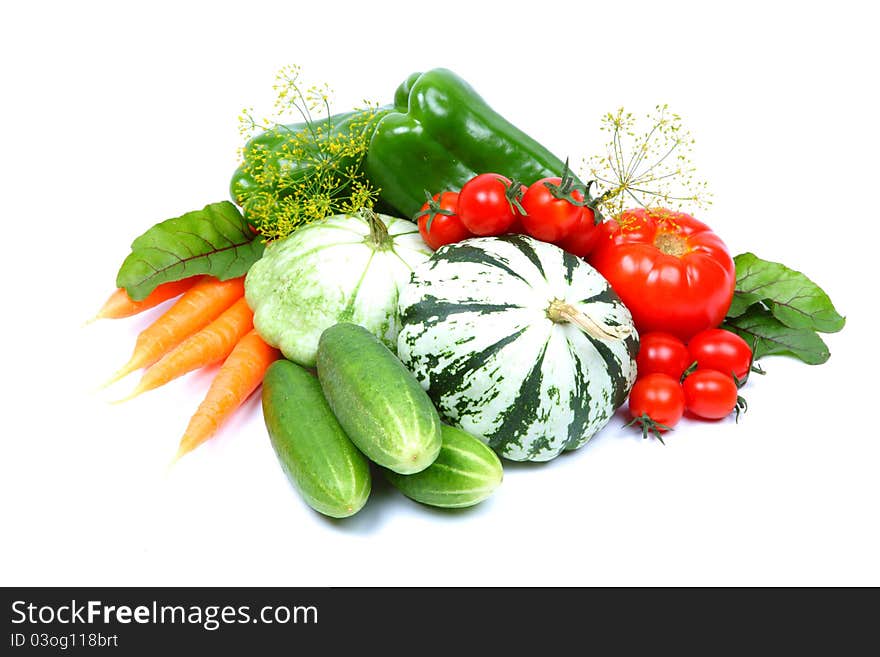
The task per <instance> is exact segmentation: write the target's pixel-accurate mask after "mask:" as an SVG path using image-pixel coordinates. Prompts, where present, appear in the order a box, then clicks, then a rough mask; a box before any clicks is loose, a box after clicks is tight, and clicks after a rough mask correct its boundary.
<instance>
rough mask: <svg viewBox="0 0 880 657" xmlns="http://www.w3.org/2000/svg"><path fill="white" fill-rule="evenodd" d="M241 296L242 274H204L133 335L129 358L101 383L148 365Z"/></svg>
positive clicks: (210, 320) (110, 381)
mask: <svg viewBox="0 0 880 657" xmlns="http://www.w3.org/2000/svg"><path fill="white" fill-rule="evenodd" d="M243 296H244V277H243V276H242V277H240V278H232V279H230V280H228V281H218V280H217V279H216V278H210V277H205V278H204V279H203V280H201V281H199V282H198V283H196V284H195V285H193V286H192V287H191V288H190V289H189V290H187V291H186V292H184V294H183V296H182V297H180V299H178V300H177V302H176V303H175V304H174V305H173V306H171V308H169V309H168V310H167V311H165V314H164V315H162V316H161V317H160V318H159V319H157V320H156V321H155V322H153V324H152V325H150V326H148V327H147V328H145V329H144V330H143V331H141V332H140V334H139V335H138V337H137V342H136V344H135V347H134V353H132V355H131V359H130V360H129V361H128V362H127V363H126V364H125V365H124V366H123V367H122V369H121V370H119V371H118V372H117V373H116V374H114V375H113V377H112V378H111V379H110V380H109V381H108V382H107V383H106V384H104V385H105V386H108V385H110V384H111V383H114V382H116V381H118V380H119V379H121V378H122V377H124V376H126V375H127V374H130V373H131V372H134V371H135V370H136V369H140V368H141V367H149V366H150V365H152V364H153V363H155V362H156V361H157V360H159V359H160V358H162V356H164V355H165V354H167V353H168V352H169V351H171V350H172V349H174V347H176V346H177V345H179V344H180V343H181V342H183V341H184V340H186V339H187V338H188V337H189V336H191V335H192V334H193V333H195V332H196V331H200V330H201V329H203V328H205V327H206V326H207V325H208V324H210V323H211V322H212V321H214V320H215V319H217V316H218V315H220V313H222V312H223V311H224V310H226V309H227V308H229V306H231V305H232V304H233V303H235V302H236V301H238V300H239V299H241V297H243Z"/></svg>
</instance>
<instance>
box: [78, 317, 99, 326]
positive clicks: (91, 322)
mask: <svg viewBox="0 0 880 657" xmlns="http://www.w3.org/2000/svg"><path fill="white" fill-rule="evenodd" d="M99 319H101V315H100V314H98V315H95V316H94V317H92V318H91V319H87V320H86V321H84V322H83V323H82V325H81V326H80V328H85V327H86V326H88V325H89V324H94V323H95V322H97V321H98V320H99Z"/></svg>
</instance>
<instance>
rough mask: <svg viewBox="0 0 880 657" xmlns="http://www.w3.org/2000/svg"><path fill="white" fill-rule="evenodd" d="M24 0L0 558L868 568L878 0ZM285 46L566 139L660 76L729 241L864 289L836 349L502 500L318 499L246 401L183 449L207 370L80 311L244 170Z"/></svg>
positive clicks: (631, 105)
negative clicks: (170, 370)
mask: <svg viewBox="0 0 880 657" xmlns="http://www.w3.org/2000/svg"><path fill="white" fill-rule="evenodd" d="M297 4H298V3H291V2H284V3H278V4H275V5H271V4H266V3H260V2H247V3H241V2H237V3H227V4H223V3H217V2H210V3H203V4H197V3H183V2H174V3H162V2H151V3H144V5H143V6H141V7H140V8H132V7H130V6H129V4H128V3H105V4H99V3H94V2H91V3H90V2H83V3H41V2H30V3H26V4H25V3H15V4H14V5H13V6H11V7H7V8H6V9H5V11H4V19H3V23H2V27H0V62H2V87H0V88H2V97H3V101H2V105H0V113H2V121H0V130H2V141H0V145H2V152H0V158H2V159H0V167H2V170H0V174H2V175H0V180H2V192H3V200H4V204H3V214H4V224H5V226H6V229H5V231H4V239H3V240H2V249H3V253H2V259H0V262H2V263H3V272H4V277H3V283H2V285H3V299H4V303H3V310H2V316H3V319H2V322H0V332H2V342H0V344H2V345H3V346H2V352H3V356H2V360H0V371H2V376H0V405H2V406H0V408H2V416H0V433H2V455H0V486H2V488H0V493H2V496H0V504H2V517H0V526H2V528H3V529H2V534H3V538H2V540H0V583H2V584H4V585H52V584H69V585H73V584H88V585H136V584H142V585H197V584H204V585H365V584H369V585H392V584H402V585H428V584H440V585H452V584H461V585H465V584H473V585H490V584H495V585H539V584H541V585H602V584H618V585H631V584H645V585H657V584H681V585H704V584H733V585H738V584H767V585H785V584H818V585H826V584H827V585H830V584H873V585H878V584H880V566H878V557H877V555H878V553H880V540H878V538H880V530H878V521H877V515H878V514H877V506H878V501H880V494H878V493H880V484H878V456H880V432H878V430H877V420H876V417H875V413H876V412H877V410H878V404H877V383H876V382H877V374H876V372H877V370H878V366H880V362H878V358H877V351H876V349H877V346H876V345H877V341H876V337H875V336H876V327H877V321H878V313H877V292H876V281H877V273H876V272H877V266H878V265H877V261H878V258H877V254H876V249H877V237H878V229H877V220H878V213H877V205H876V200H875V199H874V196H875V194H876V190H877V187H876V184H877V173H878V166H877V153H878V146H880V140H878V121H877V117H878V115H880V107H878V103H877V97H876V65H877V63H878V54H880V53H878V48H877V45H876V34H875V33H874V29H873V28H874V27H876V22H875V21H874V20H873V19H871V17H869V16H868V14H867V11H868V10H867V9H865V8H866V7H868V6H869V3H861V2H835V3H821V4H818V3H809V2H807V3H804V2H799V3H790V4H789V3H773V2H760V3H748V2H740V3H735V4H734V5H731V6H730V8H727V9H719V8H716V7H714V6H713V5H714V3H694V4H682V3H675V2H671V3H670V2H651V3H637V2H605V3H601V4H597V3H589V5H588V4H580V3H578V4H575V3H565V2H554V3H535V2H529V3H513V2H506V3H503V4H502V3H476V2H449V1H447V2H443V3H431V4H427V3H403V2H402V3H399V4H396V5H395V4H391V3H386V4H383V3H380V2H358V3H342V2H339V1H338V0H337V1H336V2H326V3H308V4H307V5H305V6H304V7H302V8H298V7H297V6H296V5H297ZM288 63H298V64H300V65H301V66H302V67H303V68H304V69H305V73H306V76H307V77H308V78H310V79H313V80H316V81H327V82H329V83H330V84H331V85H332V86H333V87H334V88H335V89H336V91H337V96H336V98H337V105H336V107H337V109H339V110H342V109H346V108H348V107H349V106H350V105H351V104H353V103H357V102H359V101H360V100H361V99H364V98H367V99H371V100H376V101H379V102H383V103H384V102H387V101H388V100H390V98H391V95H392V94H393V92H394V89H395V88H396V86H397V84H398V83H399V82H400V81H401V80H403V79H404V78H405V77H406V76H407V75H408V74H409V73H410V72H412V71H415V70H424V69H427V68H431V67H435V66H446V67H449V68H452V69H453V70H455V71H456V72H458V73H459V74H460V75H462V77H464V78H465V79H467V80H468V81H469V82H471V83H472V84H473V85H474V87H475V88H476V89H477V90H479V91H480V92H481V94H482V95H483V96H484V97H485V98H486V99H487V100H488V101H489V102H490V104H491V105H493V106H494V107H495V108H496V109H497V110H498V111H499V112H500V113H502V114H503V115H504V116H505V117H507V118H508V119H510V120H511V121H512V122H514V123H515V124H516V125H518V126H519V127H521V128H522V129H524V130H525V131H526V132H527V133H529V134H531V135H532V136H534V137H536V138H537V139H539V140H540V141H542V142H543V143H544V144H546V145H547V146H548V147H550V148H551V150H553V151H555V152H557V153H559V154H560V155H570V156H571V157H572V160H573V161H577V160H579V159H580V158H581V157H582V156H584V155H588V154H590V153H592V152H595V151H597V150H598V149H600V148H601V146H602V145H603V143H604V141H603V136H602V134H601V133H599V130H598V126H599V117H600V115H601V114H602V113H603V112H606V111H609V110H614V109H616V108H617V107H618V106H620V105H623V106H625V107H626V108H628V109H630V110H632V111H635V112H638V113H644V112H646V111H648V110H650V109H651V108H652V107H653V106H654V105H655V104H657V103H663V102H666V103H669V104H670V106H671V108H672V109H673V110H675V111H676V112H678V113H680V114H681V115H682V116H683V117H684V119H685V123H686V125H687V126H688V127H689V128H690V129H691V131H692V133H693V134H694V136H695V137H696V138H697V144H696V152H695V160H696V162H697V164H698V165H699V167H700V170H701V172H702V174H703V175H704V176H705V177H706V178H708V179H709V180H710V181H711V182H712V184H713V189H714V191H715V194H716V196H715V204H714V205H713V207H712V208H711V209H710V210H709V211H707V212H704V213H702V214H701V218H703V219H704V220H705V221H706V222H708V223H709V224H710V225H712V226H713V227H714V228H715V229H716V231H717V232H718V233H720V234H721V235H722V237H723V238H724V239H725V240H726V241H727V243H728V245H729V247H730V249H731V251H732V252H734V253H739V252H741V251H745V250H752V251H754V252H756V253H757V254H758V255H760V256H762V257H764V258H766V259H771V260H779V261H783V262H785V263H786V264H788V265H790V266H792V267H794V268H796V269H799V270H802V271H804V272H806V273H807V274H808V275H810V276H811V277H812V278H813V279H814V280H816V281H817V282H818V283H820V284H821V285H822V286H823V287H824V288H825V289H826V290H827V291H828V292H829V294H830V295H831V296H832V298H833V299H834V301H835V302H836V305H837V307H838V309H839V310H840V311H841V312H842V313H844V314H845V315H846V316H847V320H848V321H847V326H846V328H845V329H844V331H843V332H842V333H839V334H836V335H832V336H828V340H827V341H828V344H829V346H830V348H831V351H832V357H831V360H830V361H829V362H828V363H827V364H825V365H822V366H819V367H809V366H806V365H803V364H801V363H799V362H796V361H793V360H790V359H785V358H772V359H767V360H766V361H764V365H765V368H766V370H767V371H768V375H767V376H766V377H754V378H753V381H752V382H751V383H750V385H749V387H748V388H747V390H746V393H747V396H748V399H749V402H750V411H749V413H748V414H747V415H746V416H745V417H744V419H743V420H741V422H740V423H739V424H738V425H736V424H734V423H733V421H732V420H730V421H723V422H720V423H697V422H689V423H684V424H682V425H681V426H680V428H678V429H676V430H675V432H674V433H673V434H671V435H670V436H669V438H668V440H667V447H665V448H664V447H663V446H661V445H660V444H658V443H657V442H656V441H642V439H641V437H640V435H639V434H638V433H637V432H634V431H630V430H623V429H622V428H620V425H621V424H622V422H623V418H622V416H621V417H620V418H615V420H614V421H613V422H612V424H611V425H610V426H609V427H608V428H606V429H605V430H604V431H602V432H601V433H600V434H599V435H598V436H597V437H596V438H595V439H594V441H593V442H592V443H591V444H590V445H588V446H587V447H585V448H584V449H582V450H580V451H578V452H576V453H574V454H571V455H568V456H566V457H564V458H560V459H558V460H557V461H555V462H552V463H550V464H548V465H543V466H532V467H528V466H521V465H520V466H510V467H507V469H506V477H505V481H504V484H503V485H502V487H501V488H500V489H499V490H498V492H497V494H496V495H495V496H494V497H493V498H492V499H491V500H490V501H488V502H486V503H485V504H483V505H482V506H480V507H477V508H475V509H472V510H469V511H465V512H456V513H448V512H440V511H436V510H431V509H428V508H425V507H421V506H419V505H417V504H415V503H412V502H410V501H408V500H406V499H405V498H403V497H401V496H400V495H399V494H397V493H396V492H395V491H393V490H391V489H389V488H388V487H387V486H386V485H384V482H381V481H377V482H375V483H374V493H373V497H372V499H371V500H370V502H369V504H368V506H367V507H366V508H365V509H364V511H363V512H362V513H360V514H359V515H358V516H356V517H354V518H352V519H350V520H347V521H330V520H327V519H325V518H323V517H320V516H318V515H317V514H315V513H314V512H312V511H311V510H310V509H309V508H308V507H307V506H306V505H305V504H304V503H303V502H302V501H301V500H300V499H299V497H298V495H297V494H296V492H295V491H294V490H293V489H292V488H291V487H290V485H289V484H288V482H287V480H286V479H285V477H284V475H283V474H282V472H281V470H280V468H279V467H278V464H277V461H276V459H275V456H274V454H273V452H272V450H271V447H270V445H269V441H268V438H267V436H266V433H265V429H264V427H263V425H262V418H261V414H260V409H259V403H258V400H257V399H252V400H251V401H250V402H249V403H248V404H247V406H246V407H245V408H244V409H243V411H242V412H240V413H239V414H238V416H237V417H236V418H235V420H234V421H233V422H231V423H230V424H229V425H228V426H227V427H226V428H225V429H224V430H223V431H222V432H221V433H220V434H219V435H218V436H217V437H216V438H215V439H214V440H213V441H211V442H210V443H209V444H207V445H205V446H203V447H201V448H199V449H198V450H197V451H196V452H194V453H193V454H191V455H190V456H188V457H187V458H185V459H184V460H183V461H181V462H180V463H179V464H178V465H177V466H176V467H175V468H174V469H172V470H170V471H167V472H166V464H167V463H168V461H169V460H170V457H171V456H172V455H173V453H174V451H175V448H176V445H177V441H178V439H179V437H180V434H181V432H182V430H183V428H184V427H185V425H186V422H187V420H188V418H189V416H190V414H191V413H192V411H193V410H194V409H195V407H196V405H197V404H198V402H199V401H200V399H201V397H202V395H203V394H204V391H205V389H206V388H207V384H208V381H209V375H207V374H205V373H197V374H194V375H191V376H189V377H187V378H185V379H183V380H179V381H177V382H175V383H174V384H171V385H168V386H167V387H165V388H162V389H160V390H157V391H154V392H151V393H148V394H146V395H144V396H143V397H142V398H140V399H137V400H135V401H132V402H130V403H128V404H126V405H121V406H112V405H109V404H108V401H109V400H112V399H114V398H116V397H120V396H123V394H125V393H126V392H127V391H128V390H129V388H130V386H133V385H134V377H132V378H129V379H126V380H125V381H124V382H122V383H120V384H118V385H117V386H116V387H114V388H113V389H112V390H109V391H106V392H103V393H95V392H93V389H94V388H95V387H96V386H97V384H99V383H100V382H101V381H103V380H104V379H105V378H107V377H108V376H109V374H110V373H112V372H113V371H115V370H116V369H117V367H119V366H120V365H121V364H122V363H123V362H124V361H125V360H127V358H128V355H129V353H130V350H131V348H132V345H133V343H134V338H135V336H136V334H137V332H138V331H139V330H140V329H141V328H143V327H144V326H145V325H146V322H147V321H149V319H150V318H151V317H154V316H155V313H153V314H151V315H150V316H147V317H144V318H137V319H132V320H124V321H115V322H111V321H106V322H103V323H98V324H95V325H92V326H89V327H87V328H82V327H81V325H82V323H83V321H84V320H86V319H87V318H88V317H89V316H90V315H91V314H93V313H94V312H95V310H96V309H97V308H98V306H100V304H101V303H102V302H103V300H104V298H105V297H106V296H107V294H109V292H110V291H111V290H112V288H113V282H114V278H115V274H116V269H117V267H118V265H119V263H120V262H121V260H122V258H123V257H124V256H125V254H126V253H127V249H128V245H129V243H130V241H131V239H133V238H134V237H135V236H136V235H137V234H139V233H141V232H142V231H143V230H145V229H146V228H147V227H149V226H150V225H152V224H153V223H155V222H156V221H158V220H161V219H165V218H168V217H172V216H177V215H179V214H181V213H183V212H185V211H187V210H190V209H196V208H199V207H201V206H202V205H204V204H205V203H208V202H213V201H219V200H222V199H225V198H227V183H228V180H229V177H230V175H231V173H232V171H233V169H234V168H235V166H236V148H237V147H238V146H239V136H238V132H237V120H236V117H237V115H238V113H239V111H240V110H241V109H242V108H243V107H245V106H255V107H257V109H258V111H259V109H260V108H263V109H268V108H269V105H270V103H271V99H272V94H271V89H270V87H271V85H272V82H273V76H274V73H275V71H276V70H277V69H278V68H279V67H280V66H282V65H284V64H288Z"/></svg>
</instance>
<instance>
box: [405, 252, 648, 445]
mask: <svg viewBox="0 0 880 657" xmlns="http://www.w3.org/2000/svg"><path fill="white" fill-rule="evenodd" d="M399 310H400V317H401V331H400V334H399V336H398V342H397V350H398V356H399V357H400V359H401V360H402V361H403V362H404V363H405V364H406V365H407V367H409V369H410V370H411V371H412V372H413V373H414V374H415V376H416V378H417V379H418V380H419V382H420V383H421V384H422V387H424V388H425V389H426V390H427V391H428V393H429V394H430V396H431V398H432V399H433V400H434V403H435V404H436V405H437V409H438V411H439V412H440V414H441V415H442V416H444V417H445V419H446V420H447V421H448V422H449V423H451V424H454V425H456V426H458V427H460V428H462V429H464V430H465V431H467V432H469V433H472V434H474V435H476V436H478V437H480V438H482V440H484V441H485V442H487V443H488V444H489V445H490V446H492V447H493V448H494V449H495V450H496V451H497V452H498V453H499V454H501V456H503V457H505V458H508V459H511V460H514V461H549V460H550V459H552V458H554V457H556V456H558V455H559V454H560V453H561V452H562V451H563V450H569V449H577V448H578V447H581V446H582V445H584V444H585V443H586V442H587V441H588V440H589V439H590V438H592V436H593V435H594V434H595V433H596V432H597V431H598V430H599V429H601V428H602V427H603V426H604V425H605V424H606V423H607V422H608V420H609V419H611V416H612V415H613V413H614V411H615V409H617V408H618V407H619V406H620V405H621V404H622V403H623V402H624V400H625V399H626V397H627V394H628V393H629V389H630V388H631V387H632V384H633V381H634V380H635V376H636V365H635V355H636V352H637V350H638V335H637V333H636V331H635V328H634V327H633V324H632V317H631V316H630V313H629V310H627V308H626V307H625V306H624V305H623V304H622V303H621V301H620V299H619V298H618V296H617V295H616V294H615V293H614V291H613V290H612V289H611V287H610V286H609V285H608V283H607V281H606V280H605V279H604V278H602V276H601V275H600V274H599V273H598V272H597V271H596V270H595V269H593V268H592V267H591V266H590V265H589V264H587V263H586V262H584V261H583V260H581V259H579V258H577V257H575V256H573V255H571V254H569V253H566V252H565V251H563V250H562V249H560V248H558V247H556V246H553V245H552V244H547V243H545V242H539V241H537V240H534V239H532V238H530V237H526V236H523V235H504V236H502V237H485V238H477V239H469V240H464V241H462V242H458V243H456V244H450V245H447V246H444V247H442V248H440V249H439V250H438V251H437V252H436V253H435V254H434V255H433V256H432V257H431V258H430V260H428V261H426V262H424V263H422V264H420V265H418V266H417V267H416V268H415V269H414V270H413V275H412V279H411V280H410V283H409V285H407V286H406V287H404V289H403V290H402V291H401V295H400V301H399Z"/></svg>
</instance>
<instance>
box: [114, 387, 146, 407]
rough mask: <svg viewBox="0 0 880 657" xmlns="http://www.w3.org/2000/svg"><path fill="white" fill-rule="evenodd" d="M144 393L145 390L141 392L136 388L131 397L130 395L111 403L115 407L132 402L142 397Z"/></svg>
mask: <svg viewBox="0 0 880 657" xmlns="http://www.w3.org/2000/svg"><path fill="white" fill-rule="evenodd" d="M142 392H143V390H141V389H140V388H135V389H134V390H133V391H132V393H131V394H130V395H128V396H127V397H123V398H122V399H114V400H113V401H111V402H110V403H111V404H113V405H114V406H115V405H116V404H122V403H124V402H127V401H131V400H132V399H134V398H135V397H137V396H138V395H140V394H141V393H142Z"/></svg>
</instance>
